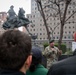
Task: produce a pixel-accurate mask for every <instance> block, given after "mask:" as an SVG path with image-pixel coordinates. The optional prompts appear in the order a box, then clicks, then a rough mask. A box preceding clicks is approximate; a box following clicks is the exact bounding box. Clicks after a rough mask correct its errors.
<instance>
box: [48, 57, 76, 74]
mask: <svg viewBox="0 0 76 75" xmlns="http://www.w3.org/2000/svg"><path fill="white" fill-rule="evenodd" d="M75 59H76V56H72V57H68V58H66V59H63V60H61V61H58V62H57V63H54V64H53V65H52V67H51V68H50V69H49V72H48V74H47V75H60V73H61V72H62V73H63V71H65V69H66V71H69V70H70V69H73V67H74V66H76V64H75V63H76V61H75ZM71 65H72V66H71ZM62 73H61V75H62Z"/></svg>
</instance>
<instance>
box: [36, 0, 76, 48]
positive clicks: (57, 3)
mask: <svg viewBox="0 0 76 75" xmlns="http://www.w3.org/2000/svg"><path fill="white" fill-rule="evenodd" d="M35 1H36V3H37V7H38V10H39V12H40V14H41V16H42V18H43V20H44V25H45V27H46V30H47V34H48V37H49V38H50V34H49V28H48V25H47V20H48V18H49V17H59V20H60V23H59V25H60V37H59V41H58V43H59V46H58V47H59V49H60V45H61V43H62V38H63V32H64V30H63V28H64V25H65V24H66V22H67V21H68V20H69V19H70V18H71V17H72V16H73V15H74V14H75V13H76V11H75V10H74V12H73V13H72V14H70V15H69V16H67V15H68V14H67V11H68V7H69V5H71V6H74V5H75V4H72V3H73V2H74V0H35ZM43 2H44V3H43ZM63 4H64V8H63V9H62V5H63ZM75 6H76V5H75ZM47 8H48V9H47ZM52 10H53V11H52ZM51 11H52V12H53V13H52V12H51ZM46 12H48V13H50V16H48V17H47V18H46V17H45V14H46ZM57 26H58V25H56V27H57ZM56 27H55V28H54V30H55V29H56ZM51 30H52V32H53V29H52V28H51Z"/></svg>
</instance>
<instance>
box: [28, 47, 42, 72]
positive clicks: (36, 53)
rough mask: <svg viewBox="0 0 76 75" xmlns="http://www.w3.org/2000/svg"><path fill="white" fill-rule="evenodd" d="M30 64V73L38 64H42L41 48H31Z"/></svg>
mask: <svg viewBox="0 0 76 75" xmlns="http://www.w3.org/2000/svg"><path fill="white" fill-rule="evenodd" d="M31 51H32V63H31V66H30V68H29V70H30V71H31V72H34V71H35V70H36V68H37V66H38V65H39V64H41V62H42V52H41V48H40V47H38V46H33V47H32V50H31Z"/></svg>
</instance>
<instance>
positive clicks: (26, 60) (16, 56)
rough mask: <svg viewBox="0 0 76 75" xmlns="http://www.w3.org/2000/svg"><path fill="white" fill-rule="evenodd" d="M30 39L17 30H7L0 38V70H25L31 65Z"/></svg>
mask: <svg viewBox="0 0 76 75" xmlns="http://www.w3.org/2000/svg"><path fill="white" fill-rule="evenodd" d="M30 53H31V38H30V37H29V35H27V34H26V33H23V32H21V31H19V30H8V31H6V32H4V33H3V34H2V35H1V36H0V69H5V70H17V71H22V72H23V70H25V71H26V70H27V69H28V68H29V66H30V64H31V58H32V57H31V55H30Z"/></svg>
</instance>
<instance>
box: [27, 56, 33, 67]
mask: <svg viewBox="0 0 76 75" xmlns="http://www.w3.org/2000/svg"><path fill="white" fill-rule="evenodd" d="M31 62H32V55H29V56H28V58H27V60H26V66H27V68H29V67H30V65H31Z"/></svg>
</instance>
